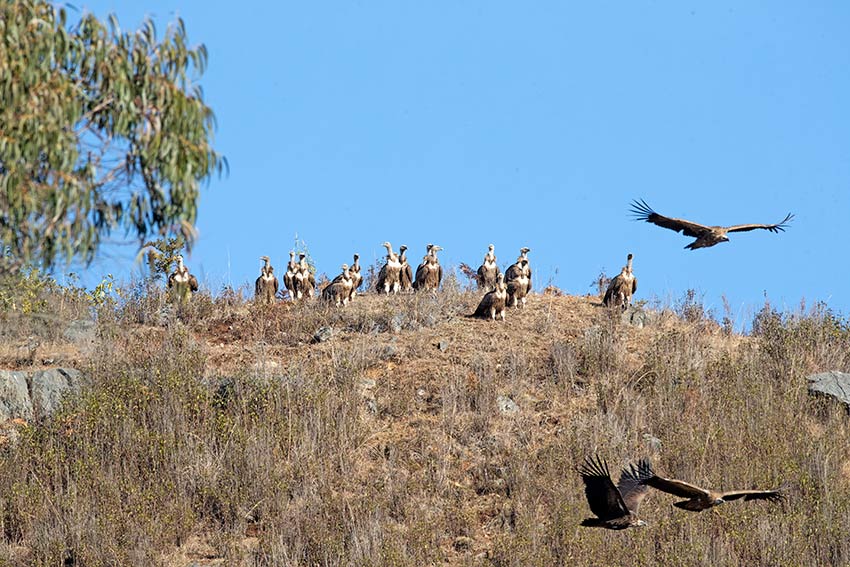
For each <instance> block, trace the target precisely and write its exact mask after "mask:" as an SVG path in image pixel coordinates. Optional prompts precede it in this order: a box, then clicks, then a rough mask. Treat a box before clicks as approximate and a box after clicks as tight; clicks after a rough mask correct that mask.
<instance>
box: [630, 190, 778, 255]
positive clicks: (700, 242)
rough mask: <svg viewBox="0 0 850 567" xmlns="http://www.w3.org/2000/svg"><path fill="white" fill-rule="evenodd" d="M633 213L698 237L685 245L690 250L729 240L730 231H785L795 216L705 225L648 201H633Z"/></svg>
mask: <svg viewBox="0 0 850 567" xmlns="http://www.w3.org/2000/svg"><path fill="white" fill-rule="evenodd" d="M631 212H632V214H633V215H634V217H635V220H639V221H640V220H642V221H646V222H651V223H652V224H655V225H658V226H660V227H663V228H669V229H670V230H675V231H676V232H681V233H682V234H684V235H685V236H690V237H692V238H696V240H694V241H693V242H691V243H690V244H688V245H687V246H685V248H687V249H690V250H696V249H697V248H708V247H709V246H714V245H715V244H717V243H719V242H729V238H728V237H727V236H726V234H727V233H729V232H747V231H750V230H755V229H757V228H760V229H764V230H768V231H770V232H776V233H779V232H785V229H786V228H788V223H789V222H791V220H792V219H793V218H794V215H792V214H791V213H788V215H786V217H785V218H784V219H782V220H781V221H779V222H778V223H776V224H736V225H734V226H705V225H701V224H697V223H695V222H691V221H687V220H683V219H674V218H670V217H665V216H662V215H659V214H658V213H656V212H655V211H653V210H652V208H651V207H650V206H649V205H647V204H646V201H644V200H640V201H632V209H631Z"/></svg>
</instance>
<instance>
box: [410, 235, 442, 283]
mask: <svg viewBox="0 0 850 567" xmlns="http://www.w3.org/2000/svg"><path fill="white" fill-rule="evenodd" d="M442 249H443V248H442V247H441V246H437V245H436V244H429V245H428V253H427V254H426V255H425V257H424V258H422V263H421V264H419V267H418V268H416V279H415V280H413V289H417V290H419V289H433V290H436V289H438V288H439V287H440V282H441V281H442V280H443V268H442V267H441V266H440V261H439V260H438V259H437V252H439V251H440V250H442Z"/></svg>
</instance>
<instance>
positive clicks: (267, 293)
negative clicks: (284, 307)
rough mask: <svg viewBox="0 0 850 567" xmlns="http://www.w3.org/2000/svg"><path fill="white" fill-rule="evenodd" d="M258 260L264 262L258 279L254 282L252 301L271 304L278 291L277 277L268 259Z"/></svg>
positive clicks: (263, 257)
mask: <svg viewBox="0 0 850 567" xmlns="http://www.w3.org/2000/svg"><path fill="white" fill-rule="evenodd" d="M260 260H262V261H263V262H265V265H264V266H263V267H262V268H260V277H259V278H257V281H256V282H254V299H255V300H256V301H258V302H260V303H265V304H272V303H274V298H275V295H277V290H278V282H277V277H276V276H275V275H274V267H273V266H272V265H271V261H270V260H269V257H268V256H260Z"/></svg>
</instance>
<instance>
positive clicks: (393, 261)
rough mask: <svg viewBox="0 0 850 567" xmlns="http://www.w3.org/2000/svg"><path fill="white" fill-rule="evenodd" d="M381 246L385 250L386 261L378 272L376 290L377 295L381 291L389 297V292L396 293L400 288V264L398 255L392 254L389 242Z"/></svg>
mask: <svg viewBox="0 0 850 567" xmlns="http://www.w3.org/2000/svg"><path fill="white" fill-rule="evenodd" d="M381 246H383V247H384V248H386V249H387V261H386V263H385V264H384V267H383V268H381V271H380V272H378V281H377V284H376V286H375V287H376V288H377V289H378V293H380V292H381V291H383V292H384V293H386V294H387V295H389V293H390V291H392V292H393V293H398V290H399V288H400V287H401V282H400V280H399V276H400V275H401V262H399V259H398V255H397V254H396V253H395V252H393V247H392V245H391V244H390V243H389V242H384V243H383V244H382V245H381Z"/></svg>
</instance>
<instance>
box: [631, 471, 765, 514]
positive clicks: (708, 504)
mask: <svg viewBox="0 0 850 567" xmlns="http://www.w3.org/2000/svg"><path fill="white" fill-rule="evenodd" d="M646 484H648V485H649V486H651V487H652V488H655V489H656V490H660V491H661V492H666V493H668V494H673V495H674V496H679V497H680V498H687V500H680V501H679V502H674V503H673V506H676V507H677V508H681V509H682V510H690V511H691V512H702V511H703V510H707V509H709V508H713V507H714V506H719V505H720V504H723V503H724V502H728V501H730V500H738V499H740V498H743V499H744V500H769V501H771V502H777V501H779V500H781V499H782V492H781V491H780V490H730V491H728V492H719V491H715V490H708V489H706V488H700V487H699V486H695V485H693V484H689V483H687V482H685V481H683V480H676V479H673V478H664V477H660V476H658V475H656V474H654V473H653V474H652V476H651V477H650V478H649V479H648V480H647V481H646Z"/></svg>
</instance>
